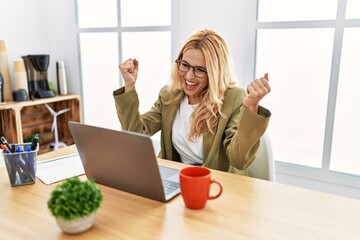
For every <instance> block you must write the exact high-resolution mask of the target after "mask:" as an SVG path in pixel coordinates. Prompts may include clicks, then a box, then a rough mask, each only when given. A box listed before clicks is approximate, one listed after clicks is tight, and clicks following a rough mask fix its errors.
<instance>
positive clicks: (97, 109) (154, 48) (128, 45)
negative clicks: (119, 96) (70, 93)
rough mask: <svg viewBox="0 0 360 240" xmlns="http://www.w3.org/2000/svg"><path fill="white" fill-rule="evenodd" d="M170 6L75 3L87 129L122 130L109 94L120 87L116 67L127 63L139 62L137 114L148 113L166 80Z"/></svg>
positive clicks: (107, 0)
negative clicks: (133, 59)
mask: <svg viewBox="0 0 360 240" xmlns="http://www.w3.org/2000/svg"><path fill="white" fill-rule="evenodd" d="M171 3H172V1H168V0H153V1H147V0H77V16H78V27H79V29H78V32H79V49H80V62H81V78H82V79H81V82H82V97H83V111H84V112H83V116H84V121H85V123H87V124H91V125H97V126H102V127H107V128H113V129H119V128H120V123H119V120H118V118H117V114H116V109H115V104H114V100H113V96H112V92H113V91H114V90H116V89H117V88H119V87H121V86H123V81H122V79H121V73H120V71H119V68H118V65H119V63H121V62H123V61H125V60H126V59H128V58H137V59H138V60H139V65H140V68H139V75H138V80H137V81H138V83H137V85H136V86H137V91H138V92H139V98H140V112H144V111H147V110H149V109H150V108H151V106H152V104H153V103H154V102H155V101H156V99H157V94H158V92H159V91H160V89H161V87H162V86H163V85H165V84H166V83H167V82H168V80H169V77H170V68H171V63H172V59H171V33H172V30H171V12H172V9H171V7H172V5H171ZM139 6H141V7H139ZM149 89H151V91H149Z"/></svg>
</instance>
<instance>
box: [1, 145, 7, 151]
mask: <svg viewBox="0 0 360 240" xmlns="http://www.w3.org/2000/svg"><path fill="white" fill-rule="evenodd" d="M0 147H1V149H2V150H3V152H4V153H6V150H7V149H8V148H7V147H6V146H5V145H4V144H0Z"/></svg>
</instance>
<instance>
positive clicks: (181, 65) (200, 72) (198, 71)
mask: <svg viewBox="0 0 360 240" xmlns="http://www.w3.org/2000/svg"><path fill="white" fill-rule="evenodd" d="M175 62H176V63H177V67H178V69H179V71H181V72H184V73H187V72H188V71H189V70H190V68H192V69H193V71H194V75H195V76H196V77H198V78H203V77H205V76H206V74H207V71H206V69H205V68H203V67H196V66H195V67H194V66H191V65H190V64H188V63H187V62H185V61H182V60H180V59H178V60H176V61H175Z"/></svg>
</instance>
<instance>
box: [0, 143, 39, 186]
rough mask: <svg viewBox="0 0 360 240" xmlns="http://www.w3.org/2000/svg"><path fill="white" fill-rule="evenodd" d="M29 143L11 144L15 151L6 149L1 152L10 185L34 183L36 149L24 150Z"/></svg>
mask: <svg viewBox="0 0 360 240" xmlns="http://www.w3.org/2000/svg"><path fill="white" fill-rule="evenodd" d="M30 144H31V143H21V144H12V145H13V146H14V147H15V148H16V151H14V152H10V151H9V150H6V153H4V154H3V156H4V161H5V166H6V169H7V172H8V175H9V180H10V184H11V186H12V187H14V186H20V185H25V184H32V183H35V173H36V157H37V151H38V147H36V150H31V151H24V148H26V147H28V146H29V147H30Z"/></svg>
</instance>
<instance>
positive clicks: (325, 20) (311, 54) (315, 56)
mask: <svg viewBox="0 0 360 240" xmlns="http://www.w3.org/2000/svg"><path fill="white" fill-rule="evenodd" d="M359 19H360V2H359V1H357V0H347V1H346V0H339V1H337V0H318V1H311V0H298V1H295V0H293V1H286V0H259V1H258V20H257V23H256V28H257V43H256V44H257V46H256V69H255V73H256V76H260V75H263V74H264V73H265V72H268V73H269V78H270V82H271V86H272V93H271V94H270V95H269V97H268V98H266V99H264V101H266V104H265V105H266V106H269V108H270V109H271V111H272V113H273V115H272V120H271V123H270V125H269V129H268V133H269V136H270V137H271V139H272V142H273V148H274V158H275V160H276V161H277V167H279V169H280V171H284V172H286V171H287V172H286V174H294V175H298V176H301V177H305V178H308V179H317V180H320V181H324V182H330V183H338V184H343V185H347V186H351V187H357V188H359V187H358V183H359V176H360V152H359V151H358V150H357V147H358V146H357V145H358V143H359V139H357V137H359V136H360V127H359V124H357V122H358V119H359V117H360V108H359V107H358V106H357V104H358V103H359V102H360V96H359V94H357V89H359V88H360V74H359V71H358V64H357V62H358V61H357V58H358V57H357V56H359V55H360V47H359V44H358V43H359V41H360V22H359Z"/></svg>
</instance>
